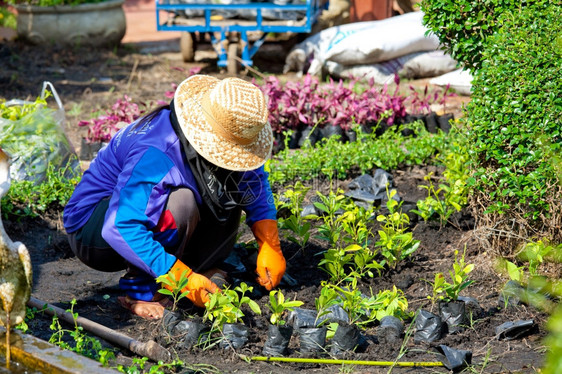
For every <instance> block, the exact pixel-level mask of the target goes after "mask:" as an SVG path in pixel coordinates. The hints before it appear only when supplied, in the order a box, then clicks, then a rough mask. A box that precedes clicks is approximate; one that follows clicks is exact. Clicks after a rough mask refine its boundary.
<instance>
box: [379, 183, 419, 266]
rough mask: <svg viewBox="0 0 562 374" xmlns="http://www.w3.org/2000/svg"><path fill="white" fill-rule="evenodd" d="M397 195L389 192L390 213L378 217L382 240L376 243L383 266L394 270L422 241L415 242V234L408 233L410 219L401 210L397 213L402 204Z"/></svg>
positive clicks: (388, 204)
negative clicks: (395, 197)
mask: <svg viewBox="0 0 562 374" xmlns="http://www.w3.org/2000/svg"><path fill="white" fill-rule="evenodd" d="M395 195H396V190H391V191H388V190H387V196H388V201H387V202H386V207H387V208H388V212H389V213H388V215H383V214H381V215H379V216H378V217H377V221H379V222H380V223H381V224H382V227H381V230H379V236H380V239H379V240H378V241H377V243H376V245H377V246H378V247H379V248H380V251H381V254H382V255H383V257H384V260H382V261H381V265H385V266H388V267H390V268H392V269H394V268H396V265H397V264H398V263H399V262H400V261H403V260H405V259H406V258H407V257H408V256H410V255H411V254H412V253H414V252H415V251H416V250H417V249H418V247H419V245H420V241H419V240H414V238H413V234H412V233H411V232H407V230H408V226H409V224H410V218H409V217H408V215H407V214H405V213H402V211H401V210H400V211H397V208H399V207H400V203H399V202H398V201H396V200H394V196H395Z"/></svg>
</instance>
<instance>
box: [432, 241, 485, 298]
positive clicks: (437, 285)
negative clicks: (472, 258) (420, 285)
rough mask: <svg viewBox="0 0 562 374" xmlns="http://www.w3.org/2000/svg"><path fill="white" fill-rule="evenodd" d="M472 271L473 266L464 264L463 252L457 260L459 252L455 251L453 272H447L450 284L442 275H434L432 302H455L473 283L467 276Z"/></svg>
mask: <svg viewBox="0 0 562 374" xmlns="http://www.w3.org/2000/svg"><path fill="white" fill-rule="evenodd" d="M472 270H474V264H466V262H465V252H463V254H462V256H460V258H459V251H458V250H456V251H455V262H454V263H453V270H450V271H449V275H450V277H451V281H452V282H451V283H449V282H447V281H446V280H445V276H444V275H443V273H437V274H435V281H434V282H433V295H432V296H431V297H430V299H432V301H433V302H435V301H437V300H443V301H445V302H450V301H456V300H457V299H458V298H459V295H460V293H461V291H462V290H464V289H465V288H466V287H468V286H470V285H471V284H472V283H473V282H474V281H472V280H469V279H468V274H470V272H472Z"/></svg>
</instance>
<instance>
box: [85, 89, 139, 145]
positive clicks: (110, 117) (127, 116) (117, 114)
mask: <svg viewBox="0 0 562 374" xmlns="http://www.w3.org/2000/svg"><path fill="white" fill-rule="evenodd" d="M141 105H142V106H144V107H145V108H146V105H145V104H141ZM145 111H146V110H145V109H142V110H141V109H140V108H139V105H138V104H135V103H133V102H132V101H131V98H130V97H129V96H127V95H124V97H123V99H119V100H117V102H116V103H115V104H113V106H112V107H111V109H109V110H107V111H106V112H105V114H103V115H101V116H99V117H97V118H93V119H91V120H89V121H84V120H82V121H80V122H78V126H82V127H88V134H87V135H86V141H87V142H88V143H95V142H108V141H109V140H110V139H111V137H112V136H113V135H115V133H116V132H117V131H119V129H121V128H122V127H124V126H126V125H128V124H129V123H131V122H133V121H135V120H136V119H137V118H139V117H140V116H141V115H142V114H143V113H145Z"/></svg>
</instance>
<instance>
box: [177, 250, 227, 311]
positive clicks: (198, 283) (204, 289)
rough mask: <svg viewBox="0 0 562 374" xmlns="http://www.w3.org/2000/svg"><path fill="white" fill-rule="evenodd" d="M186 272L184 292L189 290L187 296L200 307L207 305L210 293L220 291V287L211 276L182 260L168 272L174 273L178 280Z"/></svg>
mask: <svg viewBox="0 0 562 374" xmlns="http://www.w3.org/2000/svg"><path fill="white" fill-rule="evenodd" d="M184 272H185V276H186V277H187V286H185V288H184V289H183V290H182V292H184V291H189V293H188V294H187V298H188V299H189V300H191V301H192V302H193V304H195V305H197V306H198V307H201V308H203V307H205V303H206V302H207V301H209V293H216V292H219V288H218V287H217V285H216V284H214V283H213V282H211V280H210V279H209V278H207V277H206V276H204V275H201V274H199V273H195V272H194V271H193V270H191V268H190V267H189V266H187V265H186V264H184V263H183V262H181V261H180V260H177V261H176V262H175V264H174V266H172V268H171V269H170V271H168V274H171V275H173V276H174V278H175V280H176V281H177V280H179V279H180V277H181V276H182V274H183V273H184ZM166 288H168V287H166ZM168 289H169V288H168ZM170 291H173V290H170Z"/></svg>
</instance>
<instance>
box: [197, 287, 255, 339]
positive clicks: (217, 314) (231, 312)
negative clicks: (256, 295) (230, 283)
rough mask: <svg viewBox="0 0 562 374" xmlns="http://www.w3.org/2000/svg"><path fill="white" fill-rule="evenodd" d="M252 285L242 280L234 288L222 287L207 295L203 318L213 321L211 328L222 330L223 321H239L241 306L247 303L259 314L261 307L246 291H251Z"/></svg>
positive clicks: (240, 318)
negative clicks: (207, 299)
mask: <svg viewBox="0 0 562 374" xmlns="http://www.w3.org/2000/svg"><path fill="white" fill-rule="evenodd" d="M253 289H254V288H253V287H251V286H248V285H247V284H246V283H244V282H242V283H240V285H239V286H236V287H234V289H230V288H224V289H223V290H221V292H217V293H214V294H210V295H209V301H208V302H207V303H205V312H204V314H203V320H209V321H212V323H213V328H217V329H219V330H222V326H223V325H224V324H225V323H240V322H242V317H244V315H245V314H244V312H243V311H242V307H243V306H244V305H247V306H248V307H249V308H250V309H251V310H252V312H254V313H256V314H259V315H261V309H260V307H259V305H258V303H256V302H255V301H254V300H252V299H251V298H250V297H249V296H247V295H246V293H251V292H252V291H253Z"/></svg>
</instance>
